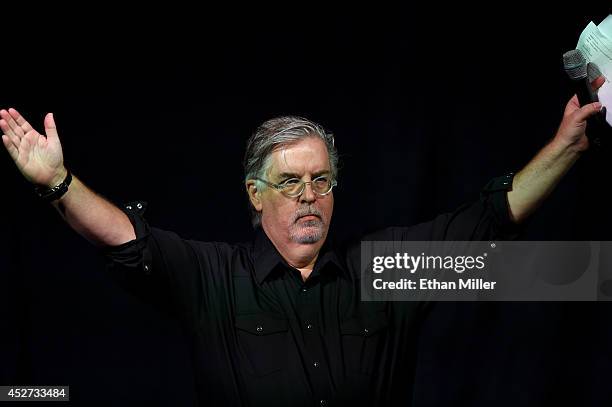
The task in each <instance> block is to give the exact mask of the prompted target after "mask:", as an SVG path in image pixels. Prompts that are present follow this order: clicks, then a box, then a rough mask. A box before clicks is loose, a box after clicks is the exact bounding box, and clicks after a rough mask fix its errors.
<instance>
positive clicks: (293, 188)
mask: <svg viewBox="0 0 612 407" xmlns="http://www.w3.org/2000/svg"><path fill="white" fill-rule="evenodd" d="M255 179H256V180H258V181H261V182H263V183H264V184H266V185H267V186H269V187H272V188H274V189H276V190H277V191H279V192H280V193H282V194H283V195H285V196H286V197H288V198H297V197H298V196H300V195H302V194H303V193H304V190H305V189H306V184H310V187H311V188H312V192H314V193H315V194H317V195H320V196H325V195H327V194H329V193H330V192H331V190H332V188H333V187H335V186H336V185H338V182H337V181H336V180H333V179H331V178H330V177H329V176H327V175H322V176H320V177H317V178H315V179H313V180H312V181H302V180H301V179H299V178H289V179H288V180H286V181H283V182H281V183H280V184H274V183H272V182H270V181H266V180H265V179H261V178H255Z"/></svg>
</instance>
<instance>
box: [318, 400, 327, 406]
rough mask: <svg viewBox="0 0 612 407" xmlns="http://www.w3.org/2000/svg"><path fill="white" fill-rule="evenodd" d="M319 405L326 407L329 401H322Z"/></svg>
mask: <svg viewBox="0 0 612 407" xmlns="http://www.w3.org/2000/svg"><path fill="white" fill-rule="evenodd" d="M319 404H321V406H323V407H325V406H326V405H327V400H321V401H320V402H319Z"/></svg>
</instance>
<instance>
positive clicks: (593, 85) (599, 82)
mask: <svg viewBox="0 0 612 407" xmlns="http://www.w3.org/2000/svg"><path fill="white" fill-rule="evenodd" d="M604 83H606V78H605V77H604V76H603V75H601V76H598V77H597V78H595V80H594V81H593V82H591V88H592V89H593V90H594V91H595V90H597V89H599V88H601V87H602V86H603V84H604Z"/></svg>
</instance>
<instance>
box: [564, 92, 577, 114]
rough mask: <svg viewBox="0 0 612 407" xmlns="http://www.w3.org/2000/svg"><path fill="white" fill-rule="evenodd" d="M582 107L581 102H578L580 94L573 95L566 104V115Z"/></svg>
mask: <svg viewBox="0 0 612 407" xmlns="http://www.w3.org/2000/svg"><path fill="white" fill-rule="evenodd" d="M578 109H580V102H578V95H574V96H572V98H571V99H570V100H569V101H568V102H567V105H565V115H566V116H567V115H569V114H572V113H574V112H575V111H576V110H578Z"/></svg>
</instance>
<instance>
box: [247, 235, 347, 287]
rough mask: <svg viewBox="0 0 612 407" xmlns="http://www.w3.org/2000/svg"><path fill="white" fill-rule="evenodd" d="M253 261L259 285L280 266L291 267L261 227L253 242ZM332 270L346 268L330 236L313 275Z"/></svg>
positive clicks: (322, 249) (320, 253) (322, 248)
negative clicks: (329, 264) (331, 264)
mask: <svg viewBox="0 0 612 407" xmlns="http://www.w3.org/2000/svg"><path fill="white" fill-rule="evenodd" d="M253 261H254V265H255V277H256V279H257V282H258V283H259V284H261V283H263V281H264V280H265V279H266V278H267V277H268V276H269V275H270V273H271V272H272V271H273V270H274V269H275V268H276V267H278V266H279V265H284V266H285V267H291V266H289V264H287V262H286V261H285V259H283V257H282V256H281V255H280V253H279V252H278V250H276V247H274V244H273V243H272V241H271V240H270V238H269V237H268V235H267V234H266V232H265V231H264V230H263V228H262V227H261V226H259V227H257V229H256V230H255V237H254V240H253ZM328 263H333V264H334V265H335V266H336V267H325V266H327V265H328ZM332 269H335V270H338V271H340V272H343V271H344V266H343V265H342V262H341V261H340V258H339V257H338V254H337V253H336V251H335V250H334V248H333V244H332V243H331V241H330V238H329V235H328V236H327V239H326V240H325V243H323V246H322V247H321V250H320V251H319V257H318V258H317V261H316V263H315V266H314V269H313V275H316V274H318V273H320V272H321V270H326V271H327V270H332Z"/></svg>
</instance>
